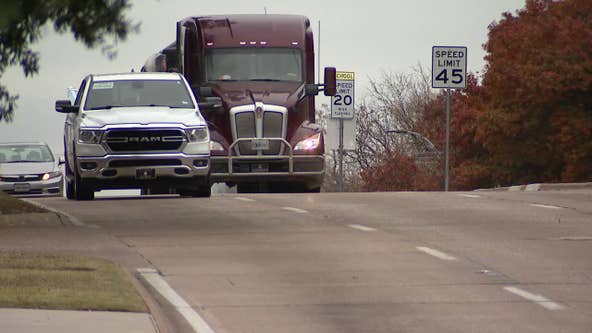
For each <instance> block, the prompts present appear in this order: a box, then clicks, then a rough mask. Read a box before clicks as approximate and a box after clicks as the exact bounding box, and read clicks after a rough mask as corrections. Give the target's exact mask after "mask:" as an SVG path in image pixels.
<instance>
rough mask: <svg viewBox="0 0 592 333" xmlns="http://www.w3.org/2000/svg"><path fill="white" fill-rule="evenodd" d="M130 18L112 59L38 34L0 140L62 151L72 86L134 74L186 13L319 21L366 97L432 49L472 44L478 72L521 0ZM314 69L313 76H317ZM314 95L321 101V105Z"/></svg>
mask: <svg viewBox="0 0 592 333" xmlns="http://www.w3.org/2000/svg"><path fill="white" fill-rule="evenodd" d="M132 4H133V8H132V10H131V12H130V17H131V18H133V19H134V20H135V21H141V23H142V25H141V31H140V32H139V33H138V34H134V35H131V36H130V37H129V38H128V40H127V41H125V42H123V43H121V44H120V45H119V46H118V48H117V50H118V57H117V58H116V59H115V60H112V61H110V60H108V59H107V57H105V56H104V55H103V54H102V53H101V51H100V50H98V49H95V50H88V49H86V48H85V47H84V46H83V45H82V44H80V43H76V42H75V41H74V39H73V37H71V36H70V35H68V34H65V35H57V34H55V33H54V32H53V30H52V28H51V27H46V29H44V33H43V37H42V40H41V41H40V42H39V43H37V44H36V45H34V46H33V48H34V50H36V51H39V52H41V63H40V65H41V69H40V71H39V74H38V75H37V76H35V77H34V78H29V79H25V78H24V76H23V74H22V70H21V69H20V68H13V69H9V70H8V71H7V72H6V73H5V74H4V76H3V77H2V78H1V80H2V83H3V84H5V85H7V86H8V88H9V89H10V91H11V92H12V93H14V94H16V93H18V94H19V95H20V99H19V101H18V109H17V110H16V112H15V117H14V121H13V122H12V123H9V124H6V123H4V122H1V123H0V142H5V141H31V140H34V141H45V142H47V143H48V144H49V145H50V146H51V148H52V149H53V150H54V152H55V153H56V154H62V136H63V122H64V118H65V116H64V115H63V114H59V113H57V112H55V111H54V102H55V100H56V99H65V98H66V88H67V87H68V86H75V87H78V85H79V84H80V82H81V80H82V78H83V77H84V76H86V75H87V74H89V73H114V72H125V71H129V70H131V69H132V68H134V69H136V70H138V69H139V68H140V67H141V66H142V65H143V64H144V61H145V60H146V58H147V57H148V56H150V55H151V54H153V53H155V52H156V51H158V50H160V49H162V48H163V47H164V46H166V45H167V44H169V43H170V42H172V41H173V40H174V38H175V22H176V21H178V20H180V19H182V18H184V17H188V16H198V15H213V14H256V13H264V11H265V10H267V13H269V14H300V15H306V16H308V17H309V18H310V20H311V24H312V26H313V31H314V33H315V44H316V38H317V36H316V34H317V27H318V21H319V20H320V22H321V66H334V67H336V68H337V69H338V70H342V71H353V72H355V73H356V98H357V99H358V100H359V99H360V98H363V97H364V95H365V92H366V90H367V85H368V79H369V78H378V77H379V76H380V74H381V72H382V71H388V72H408V71H410V70H411V68H412V67H414V66H416V65H417V64H418V63H420V64H422V65H423V66H424V67H425V68H427V69H428V70H429V71H431V49H432V46H433V45H459V46H467V47H468V69H469V71H472V72H481V71H482V70H483V67H484V61H483V56H484V55H485V52H484V51H483V48H482V44H483V43H484V42H485V41H486V40H487V31H488V30H487V27H488V25H489V24H490V23H491V22H492V21H497V20H499V19H500V17H501V14H502V13H503V12H505V11H510V12H512V13H514V12H515V11H516V10H518V9H520V8H522V7H523V6H524V0H493V1H485V0H448V1H441V0H415V1H409V0H365V1H350V0H341V1H338V0H322V1H320V0H300V1H294V0H289V1H288V0H275V1H260V0H250V1H241V0H217V1H203V0H171V1H165V0H160V1H157V0H135V1H132ZM315 73H316V71H315ZM324 98H325V97H323V98H319V102H325V103H326V101H324V100H323V99H324Z"/></svg>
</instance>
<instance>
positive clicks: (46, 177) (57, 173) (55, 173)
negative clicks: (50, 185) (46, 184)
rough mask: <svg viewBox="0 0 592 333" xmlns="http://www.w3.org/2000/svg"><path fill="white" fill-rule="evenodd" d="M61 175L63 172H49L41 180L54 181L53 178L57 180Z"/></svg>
mask: <svg viewBox="0 0 592 333" xmlns="http://www.w3.org/2000/svg"><path fill="white" fill-rule="evenodd" d="M61 175H62V172H61V171H53V172H48V173H45V174H43V176H42V177H41V179H42V180H49V179H52V178H57V177H59V176H61Z"/></svg>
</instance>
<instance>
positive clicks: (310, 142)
mask: <svg viewBox="0 0 592 333" xmlns="http://www.w3.org/2000/svg"><path fill="white" fill-rule="evenodd" d="M320 143H321V133H317V134H315V135H313V136H310V137H308V138H306V139H304V140H302V141H300V142H298V143H297V144H296V146H295V147H294V150H313V149H316V148H317V147H318V146H319V144H320Z"/></svg>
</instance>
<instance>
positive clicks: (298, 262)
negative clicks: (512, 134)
mask: <svg viewBox="0 0 592 333" xmlns="http://www.w3.org/2000/svg"><path fill="white" fill-rule="evenodd" d="M36 201H37V202H40V203H43V204H45V205H47V206H50V207H53V208H56V209H59V210H61V211H64V212H66V213H68V214H70V215H71V216H73V217H74V218H75V222H76V223H77V224H79V225H81V226H83V227H92V228H100V229H101V230H104V231H105V232H106V233H108V234H110V235H112V236H113V237H116V238H117V239H119V240H120V241H121V242H122V243H124V244H125V245H127V246H128V247H129V248H130V249H131V250H133V251H136V252H137V253H139V254H140V255H141V256H142V257H143V258H144V259H145V261H146V265H147V266H146V267H147V268H154V269H157V270H158V272H160V274H153V275H158V277H160V278H162V281H164V282H165V284H167V285H168V286H170V287H171V288H172V289H173V290H174V292H176V294H177V295H179V296H180V298H182V300H181V301H184V302H186V303H188V304H189V305H190V307H191V309H190V310H192V311H191V312H192V313H193V314H196V315H198V316H199V320H201V321H203V322H198V323H197V324H195V323H194V325H193V327H198V329H202V331H204V332H205V331H207V329H211V330H212V331H214V332H257V333H265V332H299V333H302V332H339V333H347V332H351V333H357V332H455V333H456V332H495V333H499V332H537V333H540V332H591V331H592V258H591V253H592V205H591V203H592V191H590V190H588V191H586V190H583V191H544V192H543V191H541V192H449V193H421V192H410V193H406V192H398V193H320V194H310V195H309V194H286V195H283V194H269V195H268V194H253V195H245V194H240V195H239V194H222V195H216V196H212V197H211V198H176V197H144V198H108V197H107V198H99V199H97V200H95V201H90V202H76V201H67V200H65V199H63V198H46V199H36ZM136 268H141V267H130V269H136ZM181 307H182V306H181ZM171 311H172V310H171ZM178 318H182V317H180V316H179V317H178ZM185 318H188V317H185ZM191 318H193V317H191ZM190 320H191V319H190ZM199 320H198V321H199ZM201 324H204V325H207V327H205V328H204V327H203V326H202V328H199V325H201ZM184 330H186V331H187V332H191V331H192V330H191V329H190V326H189V325H185V326H184Z"/></svg>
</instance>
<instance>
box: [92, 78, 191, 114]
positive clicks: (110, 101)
mask: <svg viewBox="0 0 592 333" xmlns="http://www.w3.org/2000/svg"><path fill="white" fill-rule="evenodd" d="M132 106H165V107H170V108H193V107H194V105H193V102H192V100H191V96H190V95H189V92H188V91H187V88H185V84H183V82H182V81H181V80H113V81H94V82H93V83H92V85H91V87H90V89H89V90H88V96H87V97H86V104H85V106H84V109H85V110H99V109H109V108H113V107H132Z"/></svg>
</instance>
